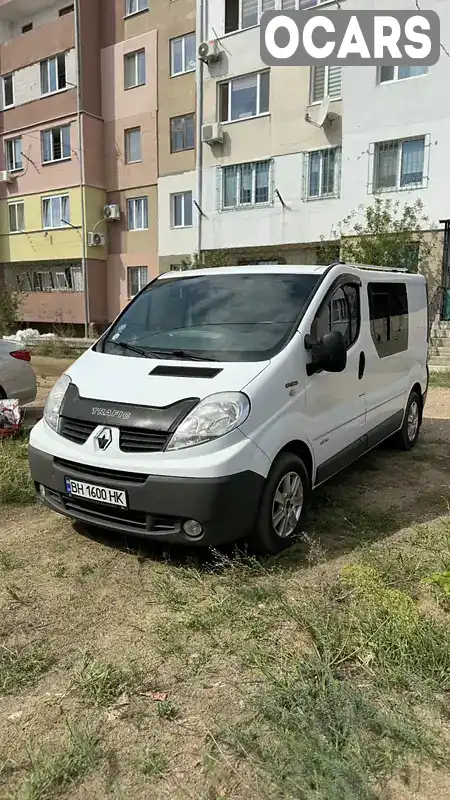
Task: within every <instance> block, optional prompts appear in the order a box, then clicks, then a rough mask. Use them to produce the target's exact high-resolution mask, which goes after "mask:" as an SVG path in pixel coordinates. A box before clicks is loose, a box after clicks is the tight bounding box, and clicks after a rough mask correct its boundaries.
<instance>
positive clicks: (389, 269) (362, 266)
mask: <svg viewBox="0 0 450 800" xmlns="http://www.w3.org/2000/svg"><path fill="white" fill-rule="evenodd" d="M338 264H346V266H347V267H356V269H369V270H374V271H376V272H403V273H404V272H408V270H407V268H406V267H377V266H375V265H374V264H348V263H347V262H345V261H332V262H331V264H330V265H329V266H330V267H336V266H337V265H338Z"/></svg>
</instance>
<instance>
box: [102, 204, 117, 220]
mask: <svg viewBox="0 0 450 800" xmlns="http://www.w3.org/2000/svg"><path fill="white" fill-rule="evenodd" d="M103 216H104V218H105V219H113V220H118V219H120V206H118V205H116V204H115V203H114V204H113V205H108V206H105V208H104V209H103Z"/></svg>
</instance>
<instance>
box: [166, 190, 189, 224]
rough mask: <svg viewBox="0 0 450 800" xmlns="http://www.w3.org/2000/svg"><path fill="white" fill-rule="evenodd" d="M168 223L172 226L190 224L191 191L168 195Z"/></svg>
mask: <svg viewBox="0 0 450 800" xmlns="http://www.w3.org/2000/svg"><path fill="white" fill-rule="evenodd" d="M170 225H171V227H172V228H190V227H191V225H192V192H177V193H176V194H171V195H170Z"/></svg>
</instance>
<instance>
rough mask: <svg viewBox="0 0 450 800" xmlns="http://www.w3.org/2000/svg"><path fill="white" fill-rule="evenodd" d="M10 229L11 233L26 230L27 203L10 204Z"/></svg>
mask: <svg viewBox="0 0 450 800" xmlns="http://www.w3.org/2000/svg"><path fill="white" fill-rule="evenodd" d="M8 213H9V230H10V232H11V233H19V232H20V231H24V230H25V205H24V203H23V202H20V203H10V204H9V206H8Z"/></svg>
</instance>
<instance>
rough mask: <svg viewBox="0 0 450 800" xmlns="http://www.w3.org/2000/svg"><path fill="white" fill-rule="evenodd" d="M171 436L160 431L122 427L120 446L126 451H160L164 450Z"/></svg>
mask: <svg viewBox="0 0 450 800" xmlns="http://www.w3.org/2000/svg"><path fill="white" fill-rule="evenodd" d="M168 439H169V436H168V434H167V433H160V432H159V431H146V430H142V429H139V428H120V434H119V447H120V449H121V450H122V451H123V452H124V453H158V452H161V450H164V448H165V446H166V444H167V441H168Z"/></svg>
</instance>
